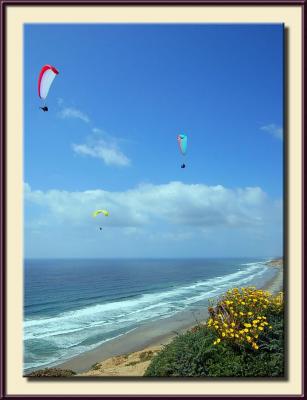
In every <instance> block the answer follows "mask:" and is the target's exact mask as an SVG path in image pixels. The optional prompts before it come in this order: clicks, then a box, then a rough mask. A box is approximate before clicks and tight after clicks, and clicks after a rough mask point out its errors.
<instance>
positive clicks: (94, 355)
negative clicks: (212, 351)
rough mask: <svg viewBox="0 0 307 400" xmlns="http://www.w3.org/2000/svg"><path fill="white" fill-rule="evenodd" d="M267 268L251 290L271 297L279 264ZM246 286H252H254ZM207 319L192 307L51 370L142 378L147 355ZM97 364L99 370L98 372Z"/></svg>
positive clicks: (277, 287) (278, 284)
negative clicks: (269, 273) (265, 277)
mask: <svg viewBox="0 0 307 400" xmlns="http://www.w3.org/2000/svg"><path fill="white" fill-rule="evenodd" d="M267 265H268V266H270V267H272V269H273V270H275V273H274V275H273V276H271V277H270V278H269V279H268V280H266V281H264V282H260V283H259V282H258V285H254V286H257V287H259V288H261V289H264V290H267V291H270V292H272V293H277V292H279V291H282V290H283V266H282V265H283V264H282V261H280V260H278V262H277V260H272V261H268V262H267ZM248 286H253V282H251V283H250V284H249V285H248ZM193 308H194V310H193ZM207 317H208V310H207V305H203V306H202V307H199V306H196V307H191V308H190V309H188V310H185V311H180V312H177V313H176V314H174V315H172V316H171V317H167V318H162V319H159V320H156V321H150V322H147V323H145V324H144V325H142V326H140V327H138V328H136V329H134V330H132V331H130V332H127V333H125V334H123V335H121V336H119V337H117V338H114V339H111V340H109V341H107V342H104V343H102V344H100V345H99V346H97V347H95V348H94V349H92V350H88V351H86V352H83V353H81V354H79V355H77V356H75V357H73V358H71V359H69V360H67V361H64V362H61V363H59V364H56V365H54V366H53V367H52V368H60V369H70V370H73V371H75V372H76V373H77V376H141V375H142V374H143V373H142V372H144V371H145V370H146V368H147V366H148V365H149V363H150V359H149V358H150V357H149V356H148V354H150V355H151V356H153V355H154V354H156V353H157V352H158V351H160V350H161V349H162V348H163V346H165V345H166V344H168V343H169V342H171V341H172V339H173V338H174V337H175V336H176V335H177V334H181V333H184V332H186V331H187V330H189V329H191V328H192V327H193V326H195V325H197V323H198V322H202V321H205V320H206V319H207ZM144 354H145V356H144ZM144 358H145V359H144ZM98 364H99V366H100V365H101V368H102V369H101V368H100V367H99V368H98ZM47 368H49V367H47ZM34 371H35V370H34Z"/></svg>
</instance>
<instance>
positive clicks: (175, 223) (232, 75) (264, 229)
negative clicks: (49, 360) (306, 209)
mask: <svg viewBox="0 0 307 400" xmlns="http://www.w3.org/2000/svg"><path fill="white" fill-rule="evenodd" d="M45 64H51V65H53V66H55V67H56V68H57V69H58V71H59V75H58V76H57V77H56V78H55V80H54V82H53V84H52V86H51V88H50V91H49V93H48V96H47V99H46V104H47V106H48V108H49V111H48V112H42V111H41V110H40V109H39V107H40V106H42V105H43V101H42V100H41V99H40V98H39V96H38V91H37V85H38V75H39V72H40V69H41V68H42V66H43V65H45ZM180 133H184V134H186V135H187V136H188V149H187V153H186V155H185V156H183V155H182V154H181V153H180V151H179V147H178V143H177V135H178V134H180ZM23 140H24V222H25V223H24V234H25V236H24V237H25V240H24V255H25V257H27V258H50V257H56V258H75V257H76V258H80V257H82V258H100V257H102V258H104V257H179V258H180V257H237V256H242V257H243V256H247V257H274V256H279V255H281V254H282V247H283V243H282V236H283V234H282V224H283V222H282V210H283V25H280V24H272V25H271V24H246V25H244V24H243V25H242V24H241V25H235V24H228V25H214V24H199V25H197V24H192V25H189V24H178V25H177V24H175V25H168V24H166V25H164V24H156V25H154V24H153V25H151V24H149V25H145V24H144V25H143V24H140V25H134V24H130V25H129V24H126V25H124V24H103V25H86V24H83V25H75V24H71V25H68V24H65V25H58V24H52V25H40V24H36V25H33V24H32V25H25V27H24V132H23ZM183 162H184V163H185V164H186V168H185V169H182V168H180V166H181V164H182V163H183ZM96 209H106V210H108V211H109V216H108V217H105V216H103V215H100V216H98V217H96V218H93V217H92V212H93V211H94V210H96ZM100 227H101V228H102V229H101V230H100Z"/></svg>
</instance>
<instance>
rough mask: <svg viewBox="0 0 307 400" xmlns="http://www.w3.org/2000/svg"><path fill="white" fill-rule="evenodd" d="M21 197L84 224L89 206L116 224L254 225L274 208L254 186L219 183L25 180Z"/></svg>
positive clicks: (59, 218) (53, 215)
mask: <svg viewBox="0 0 307 400" xmlns="http://www.w3.org/2000/svg"><path fill="white" fill-rule="evenodd" d="M25 201H26V203H32V204H35V205H36V206H40V207H43V209H44V215H45V218H47V220H48V221H49V223H50V224H54V223H55V222H56V223H66V222H68V221H69V222H70V223H72V224H89V223H92V221H91V220H90V216H91V213H92V211H93V210H95V209H97V208H105V209H107V210H108V211H109V212H110V217H109V218H108V219H107V221H106V223H107V224H108V226H110V227H112V226H116V227H142V226H149V225H153V224H157V223H158V224H169V225H180V226H187V227H188V226H190V227H192V226H194V227H195V226H198V227H203V228H212V227H218V226H223V227H228V228H237V227H259V226H261V225H264V224H266V223H267V221H268V220H271V219H272V218H273V216H274V215H276V211H277V214H278V212H279V211H280V204H276V203H275V202H273V201H272V200H270V199H269V198H268V196H267V195H266V193H265V192H263V191H262V189H261V188H259V187H246V188H239V189H227V188H225V187H223V186H221V185H218V186H206V185H203V184H184V183H182V182H170V183H167V184H163V185H152V184H146V185H140V186H138V187H136V188H134V189H131V190H127V191H123V192H111V191H107V190H102V189H97V190H87V191H83V192H68V191H61V190H48V191H40V190H32V189H31V187H30V186H29V185H28V184H25Z"/></svg>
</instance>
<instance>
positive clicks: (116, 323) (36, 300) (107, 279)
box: [24, 258, 274, 372]
mask: <svg viewBox="0 0 307 400" xmlns="http://www.w3.org/2000/svg"><path fill="white" fill-rule="evenodd" d="M265 261H266V260H264V259H250V258H249V259H247V258H246V259H243V258H240V259H234V258H232V259H226V258H221V259H217V258H216V259H213V258H211V259H129V260H127V259H125V260H120V259H116V260H114V259H112V260H107V259H103V260H101V259H100V260H96V259H94V260H93V259H92V260H88V259H87V260H78V259H76V260H73V259H71V260H67V259H66V260H48V259H44V260H43V259H41V260H38V259H35V260H34V259H32V260H25V263H24V282H25V291H24V370H25V372H28V371H30V370H33V369H38V368H42V367H47V366H52V365H55V364H58V363H60V362H63V361H65V360H67V359H69V358H71V357H74V356H76V355H78V354H80V353H82V352H85V351H87V350H90V349H93V348H94V347H96V346H98V345H100V344H102V343H104V342H106V341H108V340H111V339H113V338H115V337H118V336H120V335H123V334H125V333H127V332H129V331H131V330H133V329H136V328H137V327H139V326H141V325H142V324H145V323H146V322H149V321H154V320H158V319H161V318H167V317H170V316H172V315H174V314H175V313H177V312H179V311H183V310H188V309H189V308H191V307H193V309H194V310H195V307H205V306H207V302H208V299H209V298H213V297H216V296H218V295H219V294H221V293H223V292H225V291H226V290H227V289H228V288H231V287H238V286H246V285H251V284H255V282H257V283H258V284H259V285H261V284H262V283H263V282H264V281H266V280H268V279H270V278H271V277H272V276H273V274H274V269H273V268H270V267H267V266H266V265H265Z"/></svg>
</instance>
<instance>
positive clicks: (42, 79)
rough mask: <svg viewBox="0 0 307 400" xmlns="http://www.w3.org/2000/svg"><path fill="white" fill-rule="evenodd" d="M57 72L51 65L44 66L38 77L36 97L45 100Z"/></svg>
mask: <svg viewBox="0 0 307 400" xmlns="http://www.w3.org/2000/svg"><path fill="white" fill-rule="evenodd" d="M58 73H59V71H58V70H57V69H56V68H55V67H53V66H52V65H44V66H43V68H42V69H41V72H40V74H39V77H38V95H39V97H40V98H41V99H45V98H46V97H47V95H48V92H49V89H50V86H51V84H52V82H53V80H54V78H55V77H56V76H57V75H58Z"/></svg>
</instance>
